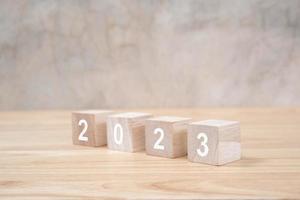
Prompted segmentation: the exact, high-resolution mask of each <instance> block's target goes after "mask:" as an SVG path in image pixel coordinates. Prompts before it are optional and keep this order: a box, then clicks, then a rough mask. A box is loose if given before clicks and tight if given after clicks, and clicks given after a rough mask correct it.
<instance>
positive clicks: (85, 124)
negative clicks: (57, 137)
mask: <svg viewBox="0 0 300 200" xmlns="http://www.w3.org/2000/svg"><path fill="white" fill-rule="evenodd" d="M78 125H79V126H82V125H84V127H83V129H82V131H81V133H80V134H79V137H78V140H80V141H84V142H87V141H88V140H89V138H88V137H87V136H84V134H85V132H86V131H87V129H88V123H87V122H86V120H85V119H81V120H80V121H79V123H78Z"/></svg>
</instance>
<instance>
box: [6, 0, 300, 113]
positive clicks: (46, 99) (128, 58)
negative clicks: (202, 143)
mask: <svg viewBox="0 0 300 200" xmlns="http://www.w3.org/2000/svg"><path fill="white" fill-rule="evenodd" d="M292 105H300V1H299V0H297V1H295V0H290V1H284V0H282V1H268V0H266V1H265V0H263V1H253V0H249V1H240V0H226V1H221V0H220V1H215V0H208V1H191V0H187V1H181V0H177V1H164V0H161V1H158V0H157V1H149V0H141V1H131V0H130V1H129V0H128V1H109V0H107V1H106V0H105V1H100V0H95V1H85V0H83V1H75V0H74V1H68V0H57V1H55V0H44V1H42V0H36V1H31V0H28V1H22V0H19V1H11V0H1V1H0V109H1V110H7V109H50V108H51V109H54V108H55V109H60V108H66V109H68V108H73V109H75V108H76V109H77V108H105V107H107V108H120V107H122V108H132V107H192V106H292Z"/></svg>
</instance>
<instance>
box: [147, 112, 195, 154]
mask: <svg viewBox="0 0 300 200" xmlns="http://www.w3.org/2000/svg"><path fill="white" fill-rule="evenodd" d="M189 120H190V119H189V118H182V117H171V116H161V117H155V118H151V119H148V120H146V153H147V154H149V155H153V156H161V157H167V158H176V157H181V156H184V155H186V153H187V148H186V140H187V138H186V137H187V122H189Z"/></svg>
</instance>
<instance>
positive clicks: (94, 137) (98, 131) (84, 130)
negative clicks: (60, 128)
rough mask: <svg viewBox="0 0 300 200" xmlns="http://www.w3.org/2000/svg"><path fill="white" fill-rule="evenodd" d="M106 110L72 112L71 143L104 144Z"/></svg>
mask: <svg viewBox="0 0 300 200" xmlns="http://www.w3.org/2000/svg"><path fill="white" fill-rule="evenodd" d="M110 114H113V112H112V111H108V110H83V111H75V112H73V113H72V132H73V134H72V139H73V144H76V145H84V146H93V147H98V146H103V145H106V142H107V140H106V118H107V116H108V115H110Z"/></svg>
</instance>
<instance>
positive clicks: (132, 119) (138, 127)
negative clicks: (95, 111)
mask: <svg viewBox="0 0 300 200" xmlns="http://www.w3.org/2000/svg"><path fill="white" fill-rule="evenodd" d="M150 117H152V115H151V114H149V113H139V112H127V113H120V114H115V115H111V116H109V117H108V120H107V146H108V148H109V149H112V150H117V151H126V152H136V151H141V150H144V149H145V120H146V119H147V118H150Z"/></svg>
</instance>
